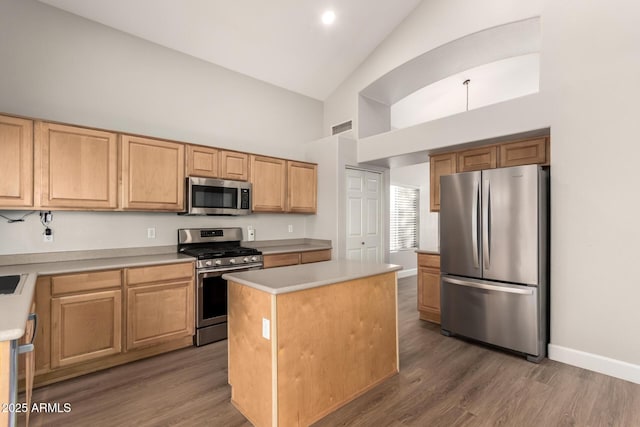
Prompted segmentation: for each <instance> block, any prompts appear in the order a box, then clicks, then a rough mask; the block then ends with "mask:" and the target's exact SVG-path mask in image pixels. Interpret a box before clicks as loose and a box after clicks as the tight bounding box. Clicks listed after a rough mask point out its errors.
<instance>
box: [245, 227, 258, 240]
mask: <svg viewBox="0 0 640 427" xmlns="http://www.w3.org/2000/svg"><path fill="white" fill-rule="evenodd" d="M254 240H256V230H255V229H254V228H253V225H250V226H248V227H247V241H249V242H253V241H254Z"/></svg>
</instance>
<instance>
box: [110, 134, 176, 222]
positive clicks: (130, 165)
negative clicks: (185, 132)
mask: <svg viewBox="0 0 640 427" xmlns="http://www.w3.org/2000/svg"><path fill="white" fill-rule="evenodd" d="M121 138H122V141H121V157H122V208H123V209H128V210H160V211H177V212H180V211H183V210H184V187H185V174H184V163H185V161H184V144H180V143H177V142H170V141H161V140H157V139H150V138H142V137H138V136H131V135H122V137H121Z"/></svg>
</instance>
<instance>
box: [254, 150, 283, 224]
mask: <svg viewBox="0 0 640 427" xmlns="http://www.w3.org/2000/svg"><path fill="white" fill-rule="evenodd" d="M250 165H251V167H250V179H249V181H250V182H251V186H252V188H251V189H252V193H251V210H253V211H254V212H284V211H285V209H286V205H287V201H286V197H287V161H286V160H282V159H276V158H273V157H265V156H256V155H251V156H250Z"/></svg>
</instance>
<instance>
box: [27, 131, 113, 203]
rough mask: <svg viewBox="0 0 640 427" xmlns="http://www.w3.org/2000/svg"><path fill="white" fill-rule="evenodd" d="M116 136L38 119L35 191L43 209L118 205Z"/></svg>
mask: <svg viewBox="0 0 640 427" xmlns="http://www.w3.org/2000/svg"><path fill="white" fill-rule="evenodd" d="M117 142H118V140H117V135H116V134H115V133H111V132H104V131H100V130H94V129H86V128H80V127H75V126H66V125H61V124H56V123H47V122H37V123H36V133H35V158H36V176H35V181H36V190H39V193H40V197H39V206H41V207H43V208H63V209H64V208H71V209H74V208H75V209H77V208H84V209H106V210H112V209H116V208H117V207H118V143H117Z"/></svg>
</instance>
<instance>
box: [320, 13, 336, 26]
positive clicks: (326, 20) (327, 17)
mask: <svg viewBox="0 0 640 427" xmlns="http://www.w3.org/2000/svg"><path fill="white" fill-rule="evenodd" d="M335 20H336V14H335V12H334V11H333V10H327V11H326V12H325V13H323V14H322V23H323V24H324V25H331V24H333V21H335Z"/></svg>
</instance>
